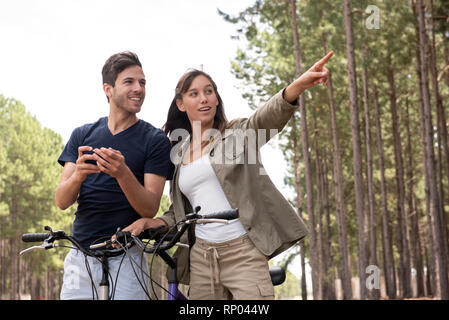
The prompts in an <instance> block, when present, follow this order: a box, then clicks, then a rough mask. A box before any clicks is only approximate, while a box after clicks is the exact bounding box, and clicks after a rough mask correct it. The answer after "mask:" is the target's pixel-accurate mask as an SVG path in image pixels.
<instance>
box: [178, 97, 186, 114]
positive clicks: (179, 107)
mask: <svg viewBox="0 0 449 320" xmlns="http://www.w3.org/2000/svg"><path fill="white" fill-rule="evenodd" d="M176 105H177V106H178V110H179V111H181V112H186V108H185V107H184V105H183V104H182V100H181V99H176Z"/></svg>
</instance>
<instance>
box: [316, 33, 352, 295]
mask: <svg viewBox="0 0 449 320" xmlns="http://www.w3.org/2000/svg"><path fill="white" fill-rule="evenodd" d="M323 46H324V54H325V55H326V54H327V52H328V48H327V36H326V34H323ZM327 88H328V97H329V109H330V115H331V129H332V144H333V171H334V185H335V191H334V193H335V202H336V209H337V226H338V248H339V256H340V275H339V276H340V279H341V284H342V289H343V299H344V300H349V299H352V286H351V270H350V267H349V246H348V231H347V222H346V206H345V198H344V192H343V173H342V164H341V153H340V146H339V142H338V128H337V116H336V106H335V96H334V88H333V83H332V74H330V75H329V80H328V83H327Z"/></svg>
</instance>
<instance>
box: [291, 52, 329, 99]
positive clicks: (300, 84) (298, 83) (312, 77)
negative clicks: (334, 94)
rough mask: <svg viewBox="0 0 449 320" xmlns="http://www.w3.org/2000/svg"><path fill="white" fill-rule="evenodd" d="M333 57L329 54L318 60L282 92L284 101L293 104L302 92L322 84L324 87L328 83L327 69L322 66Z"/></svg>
mask: <svg viewBox="0 0 449 320" xmlns="http://www.w3.org/2000/svg"><path fill="white" fill-rule="evenodd" d="M333 55H334V52H333V51H331V52H329V53H328V54H327V55H326V56H324V57H323V58H321V59H320V60H318V61H317V62H316V63H315V64H314V65H313V66H312V67H311V68H310V69H309V70H307V71H306V72H304V73H303V74H302V75H301V76H300V77H299V78H298V79H296V80H295V81H293V82H292V83H291V84H290V85H289V86H288V87H287V88H286V89H285V91H284V99H285V100H287V101H288V102H294V101H295V100H296V99H298V97H299V96H300V95H301V94H302V93H303V92H304V90H306V89H309V88H312V87H314V86H316V85H317V84H320V83H322V84H323V85H324V86H325V85H327V82H328V81H329V73H330V71H329V69H327V68H326V67H325V66H324V65H325V64H326V62H327V61H328V60H329V59H330V58H331V57H332V56H333Z"/></svg>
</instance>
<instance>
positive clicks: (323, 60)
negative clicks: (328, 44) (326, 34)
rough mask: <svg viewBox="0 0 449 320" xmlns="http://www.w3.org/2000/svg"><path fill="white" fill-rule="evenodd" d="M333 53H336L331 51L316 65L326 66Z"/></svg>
mask: <svg viewBox="0 0 449 320" xmlns="http://www.w3.org/2000/svg"><path fill="white" fill-rule="evenodd" d="M333 55H334V52H333V51H331V52H329V53H328V54H326V55H325V56H324V57H323V58H321V60H319V61H318V62H317V63H316V64H315V66H317V67H322V66H324V64H325V63H326V62H327V61H329V59H330V58H331V57H332V56H333Z"/></svg>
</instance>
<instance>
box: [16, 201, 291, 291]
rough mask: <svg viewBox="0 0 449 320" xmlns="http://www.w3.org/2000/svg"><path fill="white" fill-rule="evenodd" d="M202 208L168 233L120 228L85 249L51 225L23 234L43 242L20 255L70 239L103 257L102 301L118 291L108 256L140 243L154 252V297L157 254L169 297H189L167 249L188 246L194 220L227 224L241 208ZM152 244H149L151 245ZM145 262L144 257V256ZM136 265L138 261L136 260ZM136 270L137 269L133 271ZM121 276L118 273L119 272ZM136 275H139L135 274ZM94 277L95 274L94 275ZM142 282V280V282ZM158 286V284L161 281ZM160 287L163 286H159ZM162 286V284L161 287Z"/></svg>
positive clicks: (277, 278) (274, 270)
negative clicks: (164, 270)
mask: <svg viewBox="0 0 449 320" xmlns="http://www.w3.org/2000/svg"><path fill="white" fill-rule="evenodd" d="M199 210H200V207H197V208H196V209H195V212H194V213H190V214H187V215H186V218H185V219H183V220H181V221H179V222H178V223H177V224H175V225H174V226H172V227H171V228H170V229H169V230H168V231H167V232H165V233H162V230H163V229H165V228H166V227H159V228H156V229H148V230H145V231H144V232H142V234H140V235H139V236H133V235H132V234H131V233H130V232H124V231H121V230H118V231H117V232H116V234H115V238H113V239H108V240H106V241H104V242H102V243H98V244H94V245H91V246H90V248H89V250H86V249H84V248H83V247H81V245H80V244H79V243H78V242H77V241H76V240H75V239H73V238H72V237H71V236H69V235H67V234H66V233H65V232H64V231H61V230H58V231H52V230H51V228H50V227H48V226H46V227H45V230H47V231H49V232H50V233H32V234H24V235H22V241H24V242H40V241H43V243H42V244H41V245H40V246H33V247H30V248H27V249H25V250H22V251H21V252H20V255H23V254H24V253H26V252H28V251H31V250H34V249H44V250H48V249H51V248H55V247H67V246H63V245H59V244H55V243H54V241H56V240H68V241H70V242H71V243H72V244H73V245H74V247H69V248H74V249H78V250H80V251H81V252H82V253H83V254H84V255H85V256H91V257H95V258H97V259H100V261H101V263H102V266H103V268H102V270H103V274H102V280H101V282H100V284H99V285H100V286H99V288H100V294H99V295H98V294H97V296H98V299H99V300H109V299H113V297H114V294H115V290H112V294H109V279H108V278H109V270H108V264H107V259H108V257H115V256H118V255H121V254H124V253H126V252H127V250H128V249H129V248H130V247H131V246H133V245H137V246H138V247H139V248H140V249H141V250H142V254H143V253H144V252H145V253H149V254H153V257H152V260H151V267H150V274H149V275H146V276H147V277H148V278H149V279H150V281H151V287H152V290H153V293H154V295H155V297H156V298H157V295H156V293H155V290H154V287H153V283H156V282H155V281H153V279H152V275H151V271H152V264H153V260H154V256H155V255H158V256H159V257H160V258H161V259H162V260H163V261H164V262H165V263H166V264H167V266H168V267H169V270H170V272H169V277H168V285H169V288H168V290H166V289H164V288H163V289H164V290H165V291H167V294H168V300H187V298H186V297H185V296H184V294H183V293H182V292H181V291H180V290H179V288H178V285H179V281H178V279H177V274H176V273H177V261H176V258H173V257H172V256H170V255H169V254H168V253H167V252H166V251H167V250H169V249H171V248H172V247H173V246H175V245H177V246H187V247H188V245H186V244H183V243H179V242H178V241H179V239H180V238H181V236H182V235H183V234H184V232H185V231H187V229H188V228H189V227H191V226H193V225H194V224H195V223H213V222H215V223H217V222H218V223H228V221H229V220H233V219H236V218H238V209H233V210H228V211H222V212H217V213H213V214H209V215H199V214H198V212H199ZM178 226H181V227H180V228H179V230H178V229H177V227H178ZM175 229H176V232H173V230H175ZM142 239H148V242H146V243H144V242H143V241H142ZM152 240H154V242H153V243H152V244H151V243H150V241H152ZM150 244H151V245H152V246H151V247H149V245H150ZM114 245H115V246H117V245H118V246H119V248H114V247H113V246H114ZM101 247H105V249H99V248H101ZM142 261H143V259H142ZM136 264H137V263H136ZM140 269H141V272H142V275H143V274H144V271H143V268H142V267H140ZM134 272H135V271H134ZM117 276H118V275H117ZM136 276H137V274H136ZM270 276H271V279H272V282H273V285H280V284H282V283H283V282H284V281H285V271H284V270H283V269H282V268H280V267H270ZM91 279H92V277H91ZM139 282H140V281H139ZM140 284H141V286H142V288H143V290H144V291H145V293H146V294H147V296H148V297H149V298H150V299H151V297H150V295H149V293H148V289H147V288H145V286H144V285H143V284H142V283H140ZM158 285H159V284H158ZM159 286H160V285H159ZM160 287H161V288H162V286H160Z"/></svg>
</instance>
